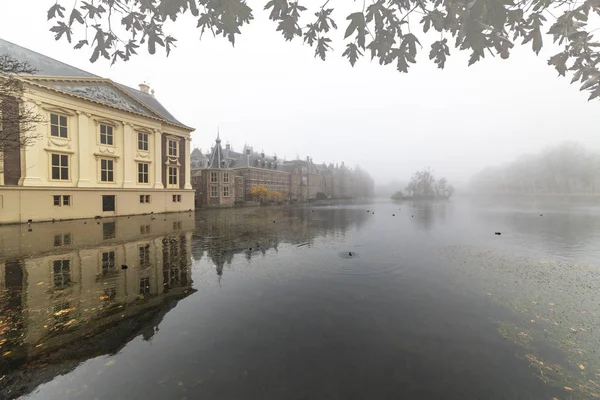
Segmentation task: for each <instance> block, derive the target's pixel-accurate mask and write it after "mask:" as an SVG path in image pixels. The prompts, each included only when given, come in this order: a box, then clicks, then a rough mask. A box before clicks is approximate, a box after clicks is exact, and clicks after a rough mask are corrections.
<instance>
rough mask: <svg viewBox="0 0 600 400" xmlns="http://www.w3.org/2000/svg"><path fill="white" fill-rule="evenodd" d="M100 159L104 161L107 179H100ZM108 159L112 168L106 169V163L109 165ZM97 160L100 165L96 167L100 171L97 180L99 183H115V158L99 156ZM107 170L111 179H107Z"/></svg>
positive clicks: (101, 170)
mask: <svg viewBox="0 0 600 400" xmlns="http://www.w3.org/2000/svg"><path fill="white" fill-rule="evenodd" d="M102 161H106V169H105V170H106V178H107V180H102V172H103V169H102ZM109 161H110V162H111V163H112V169H108V165H109V164H108V162H109ZM99 162H100V165H99V168H98V170H99V171H100V177H99V181H100V182H101V183H115V182H116V181H115V160H114V159H112V158H100V161H99ZM109 172H112V180H108V173H109Z"/></svg>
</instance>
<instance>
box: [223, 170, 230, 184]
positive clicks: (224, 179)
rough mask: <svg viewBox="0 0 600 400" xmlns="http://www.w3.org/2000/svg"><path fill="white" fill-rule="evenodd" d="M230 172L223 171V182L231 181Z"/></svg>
mask: <svg viewBox="0 0 600 400" xmlns="http://www.w3.org/2000/svg"><path fill="white" fill-rule="evenodd" d="M229 178H230V175H229V172H223V183H231V181H230V180H229Z"/></svg>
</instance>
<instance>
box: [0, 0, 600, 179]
mask: <svg viewBox="0 0 600 400" xmlns="http://www.w3.org/2000/svg"><path fill="white" fill-rule="evenodd" d="M3 3H4V2H3ZM264 3H266V0H263V1H259V2H255V1H250V2H249V4H250V5H251V6H252V7H254V15H255V20H254V21H252V23H251V24H250V25H249V26H247V27H245V28H242V35H241V36H239V37H238V38H236V47H235V48H232V46H231V45H230V44H229V43H228V42H227V41H226V40H225V39H223V38H221V37H220V38H216V39H214V38H213V37H212V35H211V34H210V33H209V34H205V35H204V37H203V38H202V41H200V40H198V38H199V35H200V31H199V30H197V29H195V28H194V27H195V26H196V24H195V21H194V20H192V19H186V20H185V22H186V23H184V20H181V21H178V23H177V25H176V26H175V28H174V29H172V30H171V31H170V32H171V33H172V34H173V35H174V36H175V37H176V38H177V39H178V42H177V48H176V49H174V50H173V52H172V53H171V55H170V56H169V58H166V56H165V53H164V51H162V49H160V48H159V49H158V50H157V54H156V55H154V56H150V55H148V54H147V52H146V51H143V52H142V51H141V50H142V49H141V48H140V54H139V55H138V56H135V57H134V58H133V59H131V60H130V61H128V62H126V63H125V62H117V64H116V65H114V66H113V67H110V62H109V61H108V60H105V59H99V60H98V61H97V62H96V63H95V64H91V63H90V62H89V61H88V59H89V57H90V55H91V51H90V50H89V49H83V50H73V49H72V46H73V45H74V44H75V43H73V44H71V45H69V43H68V42H66V41H63V40H61V41H60V42H56V41H55V40H54V37H53V34H52V33H51V32H49V31H48V29H49V28H50V26H51V25H50V24H48V23H47V21H46V11H47V9H48V7H50V6H51V5H52V4H54V0H49V1H46V0H43V1H42V0H19V2H10V4H11V5H10V6H8V5H6V4H2V5H0V37H1V38H3V39H5V40H8V41H11V42H13V43H16V44H18V45H21V46H24V47H27V48H29V49H32V50H35V51H38V52H40V53H42V54H45V55H47V56H50V57H53V58H56V59H58V60H60V61H62V62H65V63H68V64H71V65H73V66H76V67H79V68H81V69H84V70H87V71H89V72H91V73H94V74H97V75H100V76H103V77H107V78H110V79H112V80H114V81H116V82H120V83H123V84H126V85H128V86H132V87H136V88H137V85H138V84H139V83H141V82H142V81H144V80H147V81H148V82H149V84H150V86H151V87H152V88H153V89H155V90H156V97H157V98H158V100H159V101H161V103H162V104H163V105H164V106H165V107H167V109H168V110H169V111H170V112H171V113H172V114H173V115H175V117H176V118H177V119H179V120H180V121H182V122H183V123H185V124H186V125H189V126H192V127H194V128H196V131H195V132H193V133H192V148H193V147H199V148H201V149H202V150H204V151H206V150H207V149H208V148H209V147H210V146H211V145H212V144H213V143H214V139H215V136H216V131H217V126H218V127H219V129H220V132H221V138H222V140H223V142H229V143H231V145H232V147H233V148H234V149H236V150H241V149H242V147H243V146H244V144H245V143H247V144H249V145H252V146H254V148H255V149H256V150H263V149H264V151H265V152H266V153H268V154H273V153H277V155H278V156H279V157H280V158H283V157H287V159H292V158H294V157H296V155H297V154H298V155H299V156H300V157H301V158H305V157H306V156H311V157H312V158H313V159H314V161H315V162H341V161H345V162H346V164H347V165H349V166H355V165H356V164H360V165H361V167H364V168H365V169H367V170H368V171H369V172H370V173H371V174H372V175H373V177H374V178H375V179H376V183H387V182H388V181H390V180H392V179H398V180H401V181H405V180H407V179H408V178H409V177H410V175H411V174H412V172H413V171H414V170H415V169H418V168H422V167H426V166H430V167H432V168H434V169H435V170H436V174H437V175H440V176H441V175H445V176H446V177H447V178H449V179H450V180H451V181H454V182H455V183H460V182H463V181H465V180H466V179H468V178H469V177H470V176H471V175H472V174H474V173H476V172H478V171H479V170H480V169H481V168H483V167H485V166H488V165H498V164H502V163H505V162H508V161H511V160H512V159H514V158H515V157H516V156H518V155H519V154H521V153H531V152H537V151H539V150H541V149H542V148H544V147H546V146H549V145H554V144H557V143H559V142H561V141H564V140H574V141H578V142H580V143H582V144H584V145H585V146H587V147H590V148H599V147H600V139H599V137H600V132H599V129H600V124H598V122H597V121H598V109H599V106H600V103H599V102H598V101H595V102H591V103H589V102H587V97H588V94H587V93H581V92H579V91H578V86H572V85H569V82H570V78H568V79H565V78H561V77H557V73H556V71H555V70H554V69H553V68H552V67H549V66H548V65H547V59H548V57H549V56H550V55H553V54H554V53H555V51H554V52H553V51H552V50H553V49H552V48H550V42H551V37H549V36H544V44H545V48H544V50H542V52H541V53H540V56H535V54H534V53H533V52H532V51H531V49H530V47H523V46H516V48H515V49H514V50H513V52H512V54H511V57H510V58H509V59H508V60H501V59H500V58H499V57H496V58H492V57H490V56H486V58H485V59H484V60H483V61H482V62H479V63H477V64H475V65H474V66H471V67H467V60H468V56H469V54H468V53H465V52H459V51H458V50H456V49H452V48H451V50H450V51H451V54H452V55H451V57H450V58H449V61H448V63H447V65H446V68H445V69H444V70H439V69H437V68H436V66H435V64H434V63H433V62H431V61H429V60H428V53H429V43H424V48H423V49H421V50H420V53H419V55H418V57H417V64H416V65H412V66H411V68H410V70H409V73H408V74H400V73H398V72H397V71H396V70H395V68H394V66H393V65H389V66H385V67H383V66H379V65H378V64H377V62H373V63H371V62H370V61H369V60H368V58H365V59H362V60H360V61H359V62H358V63H357V65H356V66H355V67H354V68H352V67H351V66H350V65H349V63H348V62H347V61H346V60H345V59H343V58H342V57H341V54H342V52H343V44H342V43H341V42H339V41H335V40H334V48H335V49H336V50H335V53H333V54H331V55H329V59H328V60H327V61H326V62H323V61H321V60H319V59H315V58H314V57H313V51H314V50H313V49H312V48H310V47H308V46H304V45H302V42H301V41H299V40H297V39H295V40H294V42H291V43H290V42H285V41H284V39H283V37H282V36H281V35H280V34H279V33H278V32H275V24H274V23H273V22H272V21H268V19H267V16H268V15H267V13H266V12H264V11H262V7H263V6H264ZM340 3H342V2H340V1H337V2H332V5H333V6H336V5H337V4H340ZM346 6H347V7H348V10H353V9H354V8H356V7H358V6H356V4H354V3H352V2H349V3H347V4H346ZM346 15H347V13H345V12H341V13H340V12H338V13H337V18H336V22H338V25H339V30H338V31H337V33H335V35H336V36H335V38H336V39H341V38H342V37H343V33H344V30H345V26H346V21H345V16H346ZM184 25H185V26H184ZM171 26H173V25H171ZM413 26H416V24H414V25H413ZM416 29H419V28H416ZM419 32H420V29H419ZM419 37H420V36H419ZM75 40H77V38H76V39H75ZM450 41H452V40H450Z"/></svg>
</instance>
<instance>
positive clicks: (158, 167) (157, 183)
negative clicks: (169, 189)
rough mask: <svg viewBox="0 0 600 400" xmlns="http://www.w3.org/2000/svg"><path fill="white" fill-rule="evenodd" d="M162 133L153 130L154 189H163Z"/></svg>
mask: <svg viewBox="0 0 600 400" xmlns="http://www.w3.org/2000/svg"><path fill="white" fill-rule="evenodd" d="M161 138H162V134H161V133H160V131H158V130H154V189H164V186H163V183H162V166H163V160H162V143H161Z"/></svg>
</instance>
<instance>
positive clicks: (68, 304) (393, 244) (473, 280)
mask: <svg viewBox="0 0 600 400" xmlns="http://www.w3.org/2000/svg"><path fill="white" fill-rule="evenodd" d="M496 232H500V233H501V235H496V234H495V233H496ZM599 267H600V206H594V205H585V204H576V203H574V202H568V201H555V202H553V203H551V202H544V201H539V200H536V201H534V200H528V201H521V202H518V203H517V202H512V203H509V202H505V203H504V204H501V205H498V204H492V203H488V202H485V201H475V200H472V199H465V198H462V199H461V198H457V199H453V200H452V201H450V202H438V203H414V204H413V203H407V202H404V203H393V202H391V201H383V200H382V201H379V202H374V203H370V204H345V205H335V206H334V205H322V206H306V207H302V206H298V207H289V208H275V207H274V208H253V209H251V208H248V209H228V210H207V211H197V212H196V213H191V214H187V213H186V214H177V215H168V216H166V217H165V216H157V217H150V216H142V217H131V218H118V219H112V220H110V219H103V220H100V221H94V220H87V221H71V222H57V223H54V224H52V223H43V224H42V223H39V224H33V226H32V228H31V231H29V230H28V227H27V226H26V225H24V226H4V227H0V352H1V353H2V360H1V361H0V376H1V377H2V379H1V380H0V398H7V399H12V398H18V397H25V398H31V399H66V398H68V399H125V398H126V399H400V398H402V399H549V400H550V399H553V398H556V399H579V398H581V399H589V398H596V397H598V398H600V355H599V354H598V349H600V330H599V328H600V324H599V322H600V314H599V311H600V300H599V299H600V297H599V293H600V269H599Z"/></svg>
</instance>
